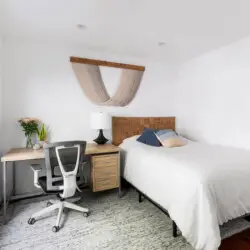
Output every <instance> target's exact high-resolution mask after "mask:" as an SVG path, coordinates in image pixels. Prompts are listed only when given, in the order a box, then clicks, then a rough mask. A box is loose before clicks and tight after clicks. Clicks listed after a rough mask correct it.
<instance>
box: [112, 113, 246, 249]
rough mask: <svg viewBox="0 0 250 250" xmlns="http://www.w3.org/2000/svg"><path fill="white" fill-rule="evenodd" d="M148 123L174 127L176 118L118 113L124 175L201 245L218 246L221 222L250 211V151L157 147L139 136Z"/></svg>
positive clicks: (117, 135) (196, 245)
mask: <svg viewBox="0 0 250 250" xmlns="http://www.w3.org/2000/svg"><path fill="white" fill-rule="evenodd" d="M144 127H151V128H155V129H164V128H165V129H167V128H171V129H174V128H175V119H174V117H165V118H164V117H158V118H136V117H133V118H130V117H114V118H113V143H114V144H116V145H120V147H121V148H122V150H123V151H124V152H125V154H126V155H125V167H124V171H123V177H124V178H125V179H126V180H127V181H128V182H129V183H130V184H132V186H134V187H135V188H136V189H137V190H139V191H140V192H141V193H143V195H145V196H146V197H148V198H149V199H150V200H151V201H153V202H154V203H155V204H157V205H159V206H160V208H162V209H164V210H165V211H167V212H168V214H169V215H170V217H171V218H172V220H173V221H174V222H175V223H176V225H177V226H178V228H179V229H180V231H181V232H182V235H183V236H184V237H185V238H186V239H187V241H189V242H190V243H191V244H192V246H193V247H194V248H195V249H204V250H215V249H218V247H219V245H220V241H221V238H220V230H219V225H221V224H223V223H225V222H227V221H228V220H230V219H233V218H237V217H239V216H242V215H244V214H248V213H249V212H250V181H249V180H250V153H249V151H247V150H243V149H235V148H230V147H222V146H215V145H214V146H212V145H208V144H201V143H196V142H189V143H188V144H187V145H186V146H183V147H179V148H171V149H169V148H163V147H160V148H157V147H152V146H148V145H144V144H142V143H139V142H137V141H136V137H133V136H135V135H138V134H140V133H141V132H142V131H143V129H144ZM131 137H132V138H131ZM127 138H129V139H127Z"/></svg>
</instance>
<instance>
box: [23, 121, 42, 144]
mask: <svg viewBox="0 0 250 250" xmlns="http://www.w3.org/2000/svg"><path fill="white" fill-rule="evenodd" d="M18 122H19V124H20V125H21V127H22V128H23V132H24V134H25V136H26V138H27V140H26V148H32V147H33V143H32V135H34V134H36V133H37V131H38V123H39V120H38V119H36V118H29V117H27V118H22V119H20V120H19V121H18Z"/></svg>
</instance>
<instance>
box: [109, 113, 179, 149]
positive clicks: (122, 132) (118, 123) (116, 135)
mask: <svg viewBox="0 0 250 250" xmlns="http://www.w3.org/2000/svg"><path fill="white" fill-rule="evenodd" d="M144 128H152V129H174V130H175V117H116V116H113V117H112V138H113V140H112V141H113V144H114V145H119V144H121V143H122V141H123V140H124V139H126V138H128V137H131V136H133V135H138V134H141V133H142V132H143V130H144Z"/></svg>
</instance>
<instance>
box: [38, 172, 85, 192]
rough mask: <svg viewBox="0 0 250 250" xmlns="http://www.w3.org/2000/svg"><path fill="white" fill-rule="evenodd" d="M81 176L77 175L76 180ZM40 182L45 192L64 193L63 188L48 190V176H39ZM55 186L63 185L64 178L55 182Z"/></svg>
mask: <svg viewBox="0 0 250 250" xmlns="http://www.w3.org/2000/svg"><path fill="white" fill-rule="evenodd" d="M79 180H80V177H79V176H78V177H76V181H79ZM38 183H39V185H40V186H41V188H42V189H43V191H44V192H45V193H48V194H58V193H63V190H48V189H47V176H41V177H39V178H38ZM53 186H63V180H60V181H55V182H53Z"/></svg>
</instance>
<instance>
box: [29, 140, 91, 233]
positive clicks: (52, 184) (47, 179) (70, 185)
mask: <svg viewBox="0 0 250 250" xmlns="http://www.w3.org/2000/svg"><path fill="white" fill-rule="evenodd" d="M43 148H44V153H45V166H46V176H41V177H39V172H40V171H41V170H42V169H41V167H40V166H39V165H32V166H31V168H32V170H33V171H34V184H35V186H36V187H38V188H42V189H43V191H44V192H45V193H47V194H57V195H58V197H59V198H60V202H59V203H56V204H52V203H50V202H48V203H47V207H46V208H44V209H42V210H41V211H39V212H37V213H35V214H33V215H32V216H31V217H30V218H29V220H28V224H30V225H33V224H34V223H35V222H36V217H39V216H41V215H44V214H47V213H49V212H52V211H53V210H55V209H58V215H57V220H56V225H55V226H53V227H52V231H53V232H58V231H59V229H60V227H59V224H60V219H61V217H62V213H63V209H64V208H69V209H73V210H77V211H80V212H82V213H83V215H84V216H86V217H87V216H88V215H89V210H88V209H87V208H83V207H81V206H78V205H76V204H73V203H70V202H68V201H65V199H67V198H70V197H73V196H74V195H75V192H76V190H78V191H80V192H81V190H80V189H79V188H78V186H77V172H78V168H79V165H80V164H83V163H84V153H85V149H86V142H85V141H67V142H57V143H50V144H45V145H44V147H43ZM58 166H59V168H60V172H61V175H62V176H55V168H56V167H58Z"/></svg>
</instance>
